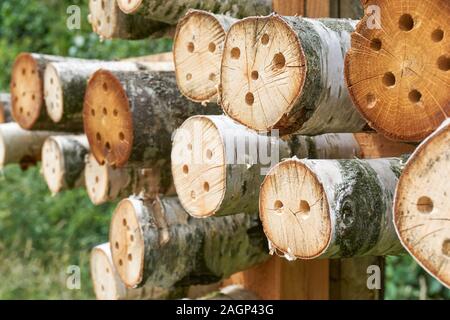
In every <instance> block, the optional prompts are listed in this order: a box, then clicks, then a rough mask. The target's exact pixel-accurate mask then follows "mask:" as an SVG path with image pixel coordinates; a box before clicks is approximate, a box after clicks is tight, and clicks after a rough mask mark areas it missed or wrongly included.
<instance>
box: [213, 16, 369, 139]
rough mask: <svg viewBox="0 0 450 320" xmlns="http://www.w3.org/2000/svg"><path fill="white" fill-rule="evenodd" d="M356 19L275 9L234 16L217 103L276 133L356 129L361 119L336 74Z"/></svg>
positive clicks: (248, 122) (258, 127)
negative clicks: (314, 16)
mask: <svg viewBox="0 0 450 320" xmlns="http://www.w3.org/2000/svg"><path fill="white" fill-rule="evenodd" d="M356 23H357V21H353V20H348V19H308V18H301V17H281V16H278V15H276V14H273V15H270V16H268V17H263V18H261V17H255V18H247V19H244V20H241V21H239V22H237V23H235V24H234V25H233V26H232V27H231V28H230V30H229V32H228V34H227V36H226V39H225V47H224V54H223V59H222V66H221V104H222V109H223V110H224V111H225V113H226V114H228V115H229V116H230V117H231V118H233V119H234V120H236V121H238V122H240V123H242V124H244V125H246V126H248V127H250V128H251V129H255V130H258V131H269V130H272V129H278V130H279V131H280V135H286V134H291V133H300V134H305V135H317V134H322V133H337V132H359V131H362V130H363V129H364V127H365V126H366V123H365V121H364V120H363V119H362V118H361V116H360V115H359V113H358V111H357V110H356V108H354V106H353V105H352V102H351V100H350V97H349V94H348V90H347V88H346V85H345V81H344V76H343V68H344V56H345V52H346V51H347V49H348V48H349V47H350V34H351V32H353V31H354V29H355V25H356Z"/></svg>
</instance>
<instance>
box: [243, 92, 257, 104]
mask: <svg viewBox="0 0 450 320" xmlns="http://www.w3.org/2000/svg"><path fill="white" fill-rule="evenodd" d="M254 102H255V97H254V96H253V93H251V92H248V93H247V94H246V95H245V103H247V104H248V105H249V106H252V105H253V103H254Z"/></svg>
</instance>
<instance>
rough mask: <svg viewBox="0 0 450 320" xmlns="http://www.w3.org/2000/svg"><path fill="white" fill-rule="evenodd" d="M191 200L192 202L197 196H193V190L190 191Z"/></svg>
mask: <svg viewBox="0 0 450 320" xmlns="http://www.w3.org/2000/svg"><path fill="white" fill-rule="evenodd" d="M191 198H192V200H195V199H196V198H197V195H196V194H195V191H194V190H192V191H191Z"/></svg>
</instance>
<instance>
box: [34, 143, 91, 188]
mask: <svg viewBox="0 0 450 320" xmlns="http://www.w3.org/2000/svg"><path fill="white" fill-rule="evenodd" d="M88 153H89V144H88V141H87V138H86V136H85V135H78V136H73V135H65V136H51V137H49V138H47V140H45V142H44V145H43V146H42V171H43V175H44V179H45V181H46V182H47V186H48V188H49V189H50V191H51V192H52V194H57V193H59V192H61V191H63V190H69V189H73V188H77V187H81V186H84V167H85V158H86V156H87V154H88Z"/></svg>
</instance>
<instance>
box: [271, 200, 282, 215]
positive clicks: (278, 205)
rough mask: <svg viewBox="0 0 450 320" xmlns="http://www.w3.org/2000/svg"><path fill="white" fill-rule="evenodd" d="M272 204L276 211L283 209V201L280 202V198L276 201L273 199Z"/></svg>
mask: <svg viewBox="0 0 450 320" xmlns="http://www.w3.org/2000/svg"><path fill="white" fill-rule="evenodd" d="M273 206H274V208H275V210H276V211H278V212H279V213H281V210H282V209H283V207H284V204H283V202H281V201H280V200H277V201H275V203H274V205H273Z"/></svg>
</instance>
